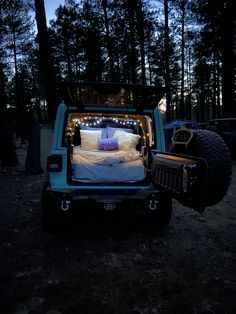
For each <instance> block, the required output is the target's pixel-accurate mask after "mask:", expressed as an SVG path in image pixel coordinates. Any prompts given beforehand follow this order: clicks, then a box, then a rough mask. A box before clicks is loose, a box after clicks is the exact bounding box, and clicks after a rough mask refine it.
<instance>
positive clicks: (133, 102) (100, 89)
mask: <svg viewBox="0 0 236 314" xmlns="http://www.w3.org/2000/svg"><path fill="white" fill-rule="evenodd" d="M59 85H60V91H61V96H62V99H63V101H64V103H65V104H66V105H67V106H72V105H74V106H76V107H77V108H78V109H79V111H84V108H85V107H86V108H88V107H101V108H102V107H103V108H106V107H109V108H122V109H128V108H129V109H134V110H135V111H136V112H139V113H141V112H142V111H143V110H144V109H154V108H155V107H157V105H158V103H159V102H160V100H161V99H162V97H163V96H164V93H165V90H164V88H163V87H162V86H144V85H131V84H120V83H109V82H60V84H59Z"/></svg>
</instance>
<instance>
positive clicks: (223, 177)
mask: <svg viewBox="0 0 236 314" xmlns="http://www.w3.org/2000/svg"><path fill="white" fill-rule="evenodd" d="M191 131H192V132H193V137H192V139H191V141H190V143H189V144H188V146H187V148H186V150H185V154H186V155H189V156H196V157H201V158H204V159H205V160H206V162H207V165H208V168H207V182H206V196H205V206H211V205H214V204H216V203H218V202H219V201H221V200H222V199H223V197H224V196H225V194H226V193H227V190H228V187H229V185H230V180H231V173H232V161H231V157H230V152H229V150H228V147H227V146H226V144H225V142H224V140H223V139H222V138H221V137H220V136H219V135H218V134H216V133H214V132H212V131H208V130H191ZM181 146H182V145H181ZM181 146H179V145H173V146H172V147H171V148H170V151H171V152H173V153H176V154H179V153H183V152H182V149H183V146H182V147H181ZM199 197H201V195H199Z"/></svg>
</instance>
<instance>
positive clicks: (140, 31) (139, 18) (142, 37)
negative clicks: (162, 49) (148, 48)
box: [136, 0, 147, 85]
mask: <svg viewBox="0 0 236 314" xmlns="http://www.w3.org/2000/svg"><path fill="white" fill-rule="evenodd" d="M136 14H137V30H138V35H139V44H140V56H141V82H142V85H146V84H147V81H146V66H145V35H144V12H143V7H142V1H141V0H139V1H138V4H137V7H136Z"/></svg>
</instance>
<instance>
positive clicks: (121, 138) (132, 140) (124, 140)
mask: <svg viewBox="0 0 236 314" xmlns="http://www.w3.org/2000/svg"><path fill="white" fill-rule="evenodd" d="M113 137H114V138H117V139H118V145H119V150H133V149H136V146H137V144H138V142H139V139H140V138H141V136H140V135H138V134H132V133H127V132H124V131H120V130H117V131H115V133H114V135H113Z"/></svg>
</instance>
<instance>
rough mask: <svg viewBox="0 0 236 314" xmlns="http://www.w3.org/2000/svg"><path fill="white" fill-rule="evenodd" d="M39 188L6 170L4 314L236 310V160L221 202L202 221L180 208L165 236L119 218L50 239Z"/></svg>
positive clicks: (2, 192) (0, 204) (0, 230)
mask: <svg viewBox="0 0 236 314" xmlns="http://www.w3.org/2000/svg"><path fill="white" fill-rule="evenodd" d="M24 149H25V148H24V147H20V148H18V154H19V155H20V156H21V155H23V153H24ZM42 182H43V175H28V174H26V173H25V171H24V164H23V162H21V165H19V166H18V167H16V168H7V169H1V174H0V200H1V201H0V235H1V236H0V239H1V251H0V263H1V264H0V265H1V267H0V285H1V286H0V313H3V314H7V313H17V314H39V313H43V314H44V313H46V314H60V313H63V314H64V313H65V314H73V313H76V314H77V313H79V314H95V313H96V314H97V313H99V314H126V313H132V314H144V313H148V314H149V313H161V314H162V313H167V314H168V313H175V314H178V313H179V314H183V313H194V314H198V313H201V314H203V313H204V314H205V313H219V314H223V313H228V314H231V313H232V314H235V313H236V188H235V187H236V162H235V161H234V163H233V177H232V184H231V187H230V189H229V191H228V194H227V196H226V197H225V198H224V200H223V201H221V202H220V203H219V204H217V205H216V206H213V207H211V208H207V209H206V211H205V212H204V213H203V214H198V213H196V212H194V211H192V210H190V209H188V208H186V207H183V206H181V205H180V204H178V203H177V202H174V213H173V218H172V221H171V223H170V225H169V226H168V227H167V228H165V229H164V230H162V231H158V230H153V229H152V230H150V229H149V228H148V227H147V226H144V225H142V223H141V222H140V221H138V220H137V219H135V217H128V218H127V217H126V216H123V215H120V217H119V219H118V220H115V221H114V219H112V217H106V219H101V218H100V219H99V217H96V218H94V219H93V220H92V219H89V220H87V221H83V222H81V221H78V222H77V221H76V222H75V224H74V227H73V228H71V229H70V230H66V231H64V232H61V233H57V234H47V233H45V232H43V231H42V230H41V225H40V190H41V186H42Z"/></svg>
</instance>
